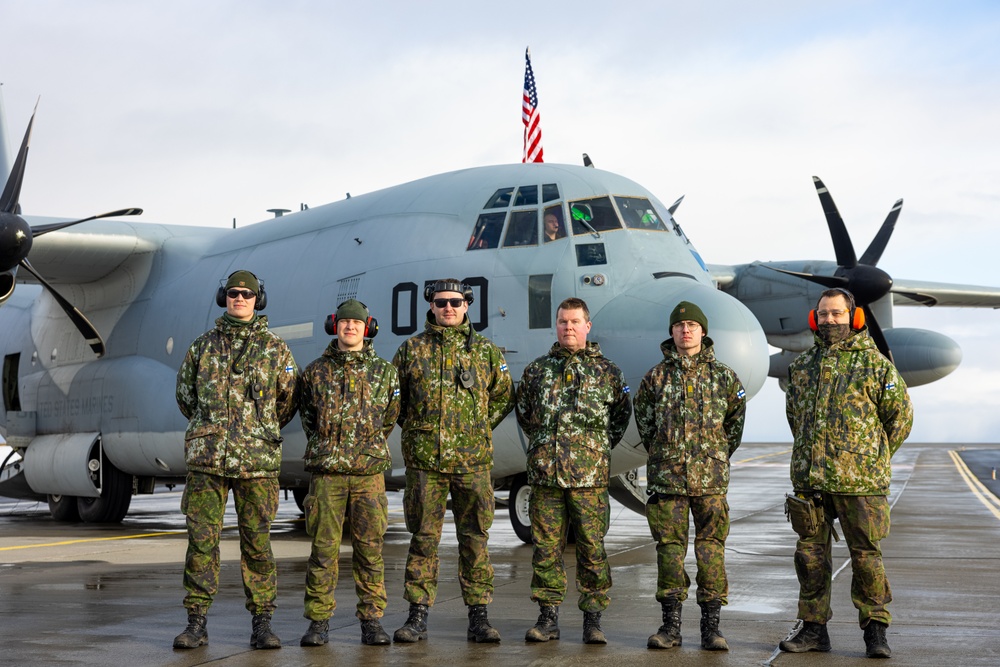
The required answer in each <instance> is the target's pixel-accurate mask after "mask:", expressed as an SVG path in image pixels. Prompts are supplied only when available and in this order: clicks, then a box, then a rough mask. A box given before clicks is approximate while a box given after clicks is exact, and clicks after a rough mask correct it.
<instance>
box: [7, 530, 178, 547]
mask: <svg viewBox="0 0 1000 667" xmlns="http://www.w3.org/2000/svg"><path fill="white" fill-rule="evenodd" d="M186 532H187V530H168V531H164V532H162V533H142V534H140V535H120V536H116V537H91V538H87V539H84V540H65V541H63V542H48V543H44V544H19V545H17V546H13V547H0V551H14V550H15V549H35V548H38V547H65V546H68V545H70V544H86V543H88V542H110V541H112V540H133V539H136V538H140V537H160V536H161V535H177V534H183V533H186Z"/></svg>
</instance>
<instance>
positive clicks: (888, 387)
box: [885, 382, 896, 390]
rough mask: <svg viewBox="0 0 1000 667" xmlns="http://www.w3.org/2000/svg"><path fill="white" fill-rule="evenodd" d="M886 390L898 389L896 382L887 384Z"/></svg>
mask: <svg viewBox="0 0 1000 667" xmlns="http://www.w3.org/2000/svg"><path fill="white" fill-rule="evenodd" d="M885 388H886V390H889V389H895V388H896V383H895V382H886V383H885Z"/></svg>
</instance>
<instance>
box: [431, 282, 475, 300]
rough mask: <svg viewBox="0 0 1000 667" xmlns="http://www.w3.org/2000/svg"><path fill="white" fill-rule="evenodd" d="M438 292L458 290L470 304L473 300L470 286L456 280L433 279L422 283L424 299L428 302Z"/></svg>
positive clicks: (473, 296) (473, 295)
mask: <svg viewBox="0 0 1000 667" xmlns="http://www.w3.org/2000/svg"><path fill="white" fill-rule="evenodd" d="M438 292H458V293H459V294H461V295H462V296H463V297H465V301H466V303H468V304H469V305H470V306H471V305H472V302H473V301H474V300H475V294H473V292H472V288H471V287H469V286H468V285H466V284H465V283H460V282H458V281H456V280H435V281H432V282H429V283H426V284H425V285H424V301H426V302H427V303H430V302H431V301H433V300H434V295H435V294H437V293H438Z"/></svg>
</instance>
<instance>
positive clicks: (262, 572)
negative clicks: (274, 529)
mask: <svg viewBox="0 0 1000 667" xmlns="http://www.w3.org/2000/svg"><path fill="white" fill-rule="evenodd" d="M229 489H232V490H233V502H234V503H235V504H236V520H237V523H238V525H239V531H240V571H241V573H242V575H243V592H244V593H245V594H246V598H247V601H246V608H247V609H248V610H249V611H250V613H252V614H259V613H264V612H266V613H273V612H274V609H275V603H274V601H275V597H277V593H278V569H277V565H276V564H275V561H274V554H273V553H271V522H272V521H274V517H275V515H276V514H277V513H278V480H277V478H274V477H267V478H255V479H239V478H235V477H219V476H218V475H210V474H207V473H201V472H189V473H188V474H187V481H186V483H185V485H184V494H183V495H182V496H181V512H183V513H184V516H186V517H187V531H188V548H187V557H186V558H185V560H184V589H185V590H186V591H187V595H186V596H184V606H185V607H186V608H187V610H188V613H189V614H199V615H202V616H203V615H205V614H207V613H208V608H209V607H211V606H212V599H213V598H214V597H215V594H216V593H217V592H218V591H219V565H220V562H219V538H220V536H221V534H222V518H223V515H224V514H225V511H226V501H227V499H228V496H229Z"/></svg>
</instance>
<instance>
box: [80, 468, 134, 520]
mask: <svg viewBox="0 0 1000 667" xmlns="http://www.w3.org/2000/svg"><path fill="white" fill-rule="evenodd" d="M76 500H77V508H78V509H79V510H80V518H81V519H82V520H83V521H85V522H87V523H119V522H120V521H121V520H122V519H124V518H125V515H126V514H128V508H129V505H131V504H132V475H126V474H125V473H123V472H122V471H121V470H119V469H118V468H116V467H115V466H114V464H113V463H111V461H109V460H108V459H107V458H106V457H105V459H104V489H103V493H102V494H101V497H100V498H84V497H82V496H81V497H79V498H77V499H76Z"/></svg>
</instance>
